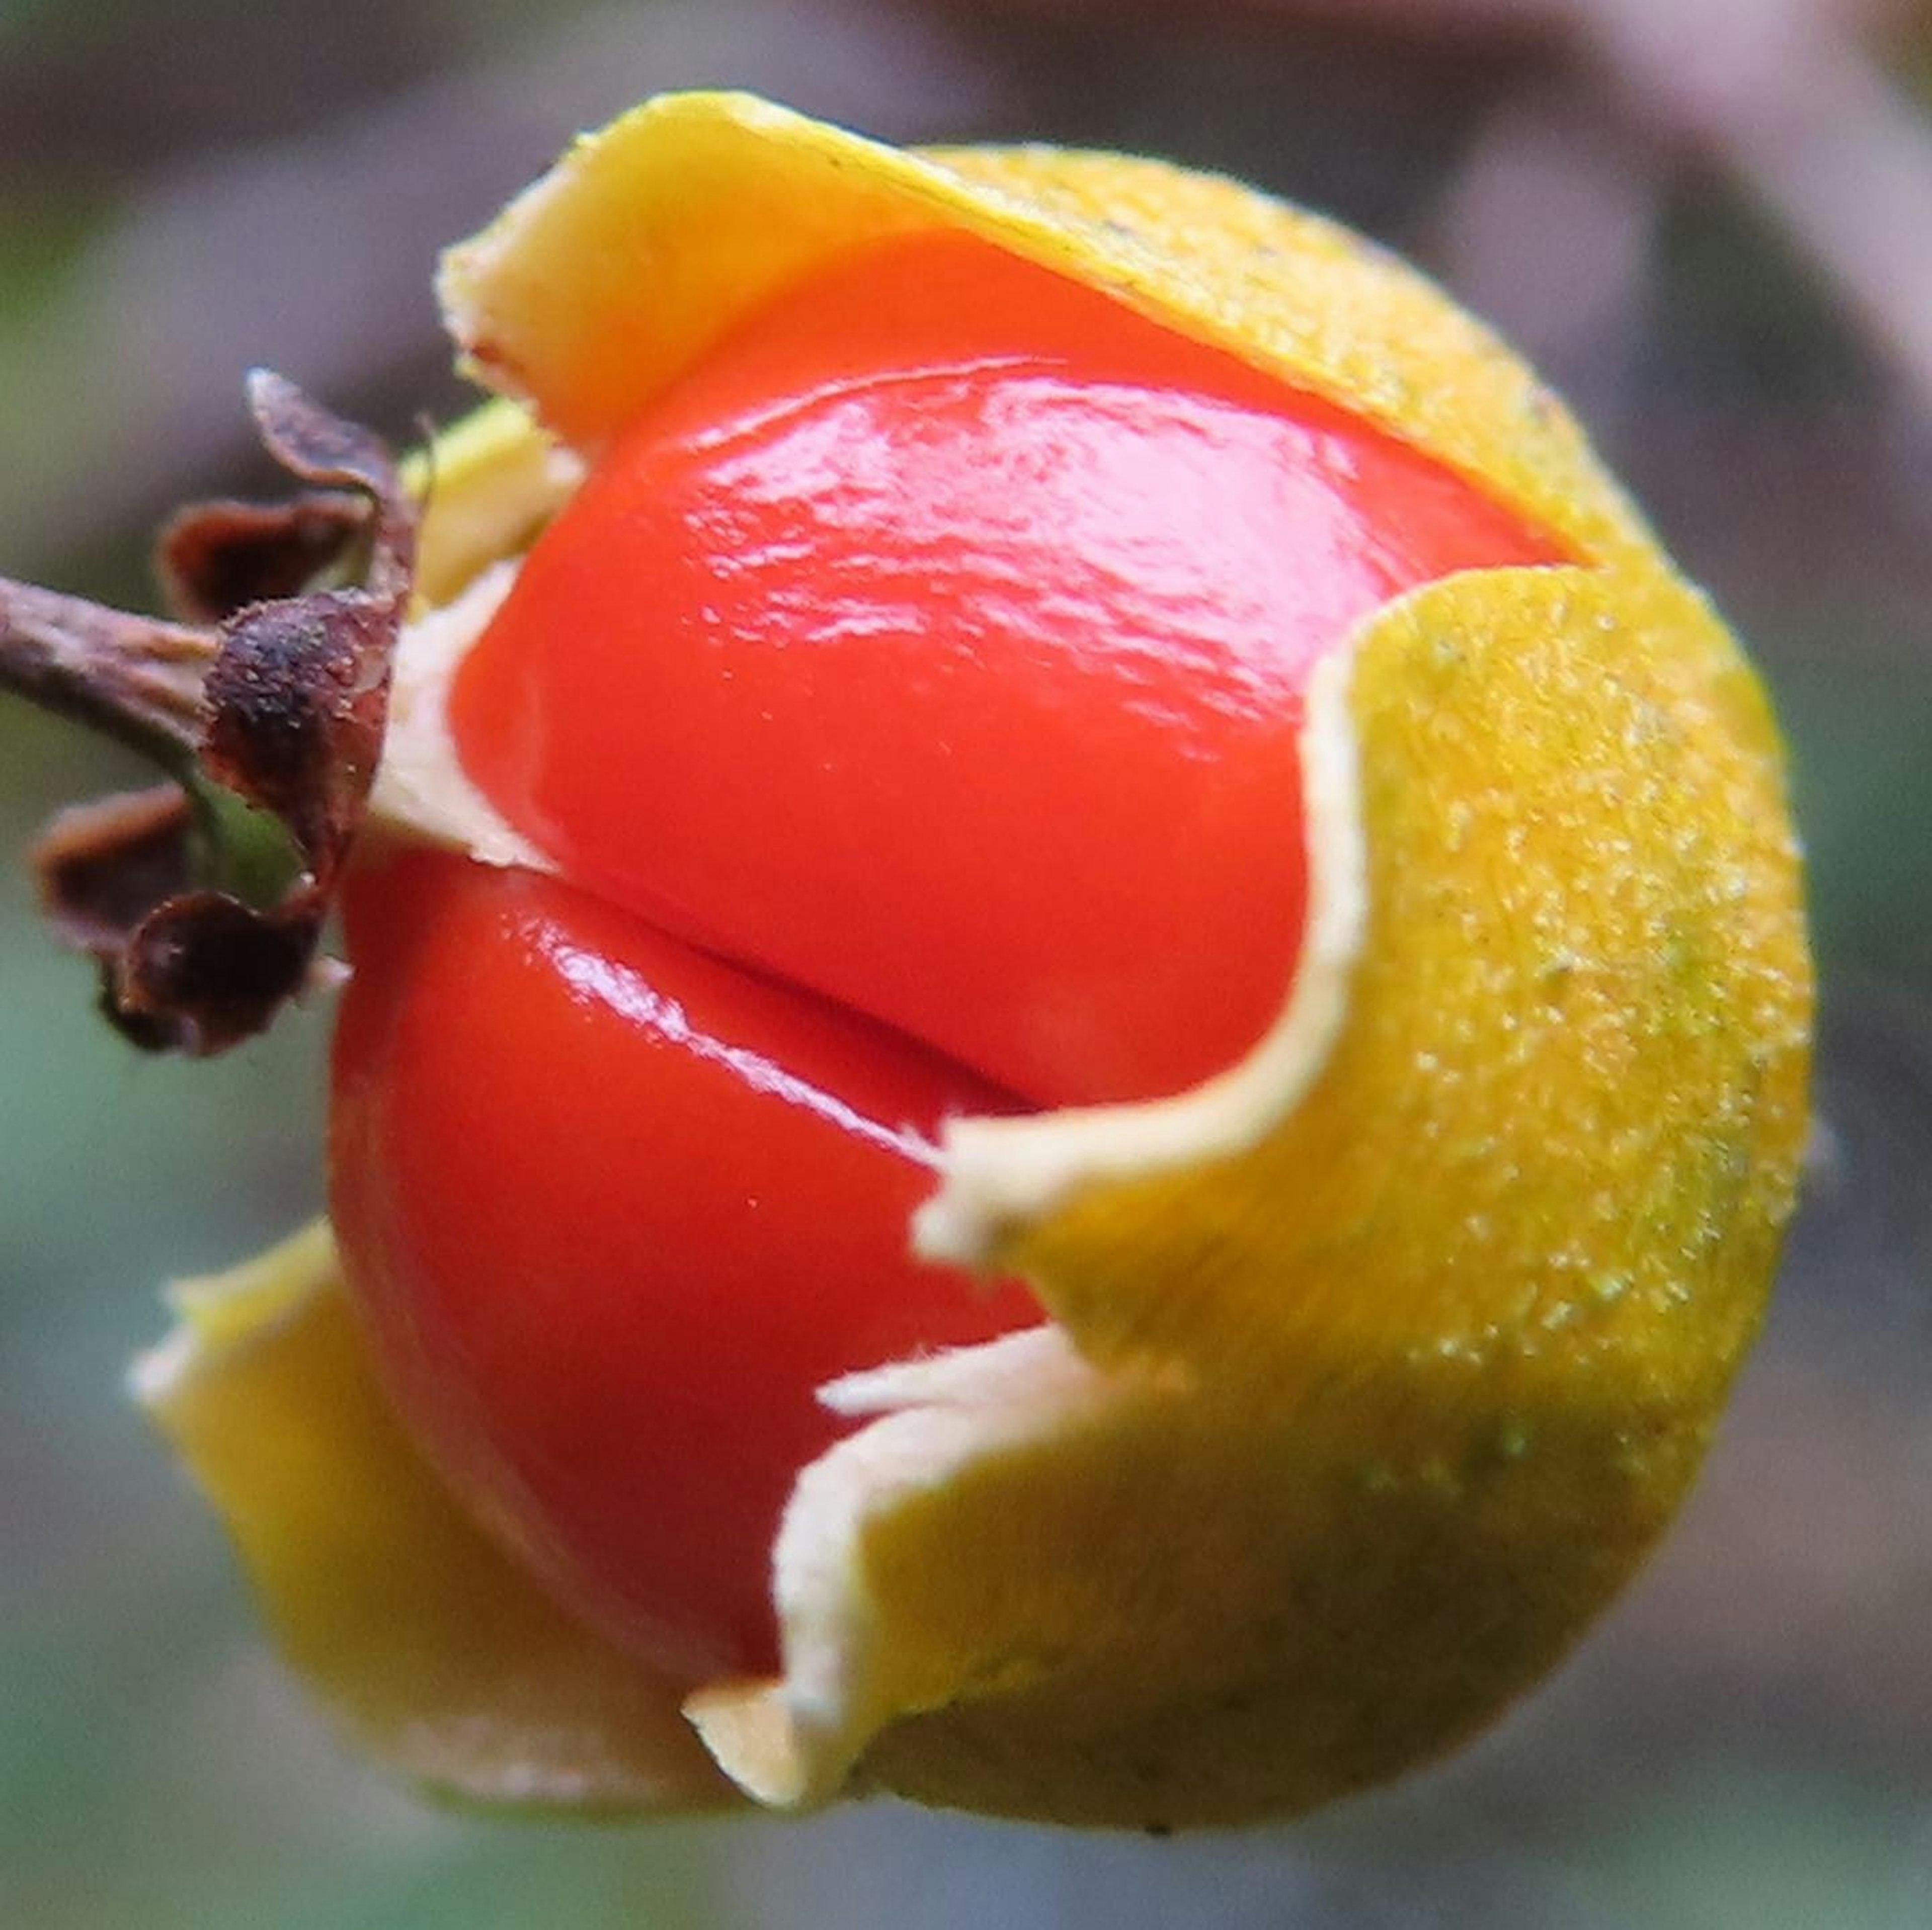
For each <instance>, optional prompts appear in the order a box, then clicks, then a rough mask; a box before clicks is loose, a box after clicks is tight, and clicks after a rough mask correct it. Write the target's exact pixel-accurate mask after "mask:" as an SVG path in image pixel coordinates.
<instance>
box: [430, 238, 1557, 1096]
mask: <svg viewBox="0 0 1932 1930" xmlns="http://www.w3.org/2000/svg"><path fill="white" fill-rule="evenodd" d="M1553 554H1554V551H1553V548H1552V547H1551V545H1550V544H1549V543H1548V542H1547V541H1545V540H1544V539H1541V538H1538V537H1536V536H1535V535H1533V534H1532V533H1531V532H1526V531H1525V530H1524V529H1523V528H1522V527H1521V526H1520V525H1519V524H1518V523H1517V522H1516V521H1515V520H1514V518H1512V517H1510V516H1509V515H1508V514H1505V512H1503V511H1500V510H1499V509H1498V508H1496V507H1494V506H1493V505H1491V504H1490V503H1489V502H1487V500H1485V499H1484V498H1483V497H1482V496H1480V495H1479V494H1478V493H1477V492H1476V491H1475V490H1472V488H1471V487H1469V486H1468V485H1467V484H1465V483H1463V482H1462V481H1460V480H1459V479H1458V478H1455V477H1454V476H1451V475H1449V474H1448V473H1447V472H1445V471H1443V470H1442V469H1440V468H1439V467H1438V466H1436V465H1435V464H1433V463H1430V462H1428V461H1427V460H1424V459H1423V458H1421V457H1418V456H1417V455H1415V454H1413V453H1412V452H1411V451H1409V450H1408V449H1407V448H1404V447H1403V446H1402V445H1400V444H1398V443H1397V442H1394V441H1393V440H1392V439H1390V438H1389V437H1388V436H1385V435H1383V434H1382V433H1379V431H1377V430H1373V429H1371V428H1370V427H1367V426H1366V425H1364V424H1361V423H1360V422H1358V421H1354V420H1352V419H1351V418H1349V417H1347V416H1346V415H1343V413H1342V412H1340V411H1339V410H1337V409H1334V408H1332V407H1330V406H1328V405H1325V404H1324V403H1320V402H1318V401H1316V400H1313V398H1310V397H1306V396H1302V395H1298V394H1294V393H1292V392H1290V391H1288V390H1286V389H1285V388H1283V387H1282V386H1281V385H1280V384H1279V383H1278V382H1274V381H1273V380H1272V379H1269V378H1268V377H1266V376H1263V375H1262V374H1259V373H1256V371H1255V370H1252V369H1250V368H1249V367H1247V366H1246V365H1245V364H1242V363H1241V362H1240V361H1237V360H1236V359H1235V358H1233V357H1232V356H1231V355H1226V354H1224V353H1223V352H1220V351H1218V350H1216V349H1210V348H1206V347H1203V346H1201V345H1199V344H1198V343H1193V342H1190V341H1188V340H1184V339H1183V338H1181V337H1178V336H1177V335H1175V334H1172V332H1171V331H1168V330H1166V329H1165V328H1162V327H1160V326H1159V325H1157V324H1155V323H1154V322H1151V321H1149V320H1148V319H1145V318H1144V317H1142V316H1139V315H1138V314H1136V313H1133V312H1131V311H1130V310H1127V309H1126V308H1124V307H1121V306H1120V305H1119V304H1117V303H1115V302H1113V301H1110V300H1109V299H1108V298H1106V297H1105V296H1103V295H1100V294H1098V293H1097V292H1094V291H1093V290H1091V289H1086V288H1083V287H1080V286H1076V285H1074V284H1073V283H1068V282H1067V281H1064V280H1061V278H1059V277H1057V276H1055V275H1052V274H1049V273H1047V272H1046V271H1044V270H1043V269H1041V268H1037V267H1036V266H1034V265H1031V264H1029V263H1026V262H1021V261H1018V260H1016V259H1013V257H1011V256H1007V255H1006V254H1004V253H1001V251H999V250H996V249H995V248H993V247H991V246H990V245H989V244H986V243H984V242H981V241H975V240H973V239H971V238H967V237H964V236H959V235H925V236H919V237H915V238H911V239H909V240H904V239H902V240H899V241H894V242H892V243H889V244H885V245H883V246H881V247H875V248H874V249H872V250H868V251H867V252H865V253H862V254H861V255H859V256H857V257H856V259H853V260H852V261H850V262H847V264H845V265H843V266H842V267H841V268H838V269H836V270H835V271H833V272H832V273H831V274H829V275H828V276H826V277H823V278H821V279H820V280H814V281H813V282H811V283H809V284H808V285H807V286H805V287H803V288H801V289H797V290H796V291H794V292H793V293H792V294H791V295H789V296H788V297H786V298H783V299H781V301H778V303H777V304H775V306H773V307H771V308H770V309H769V310H766V312H764V313H762V314H761V315H760V316H757V318H756V319H754V320H753V321H752V322H751V323H750V324H749V325H748V326H746V327H745V328H744V329H743V330H742V331H740V332H739V334H737V335H736V336H735V337H732V338H731V339H730V340H727V342H726V343H724V344H723V345H722V346H720V347H719V348H718V349H715V351H713V352H712V354H711V355H709V356H708V357H707V358H706V359H705V361H703V363H702V364H700V366H699V367H697V368H696V369H694V370H692V371H691V373H689V374H688V376H685V378H684V379H683V380H682V382H679V384H677V385H675V386H674V387H673V388H672V389H671V390H670V392H669V393H667V394H666V395H665V396H664V397H663V398H662V400H661V402H660V403H658V406H655V407H654V408H653V409H652V410H651V411H650V412H649V413H648V414H647V415H646V416H645V417H644V418H642V419H641V420H640V421H638V422H637V424H635V425H634V427H632V429H631V430H630V431H629V433H628V434H627V435H626V436H625V437H624V438H623V439H622V441H621V442H619V444H618V445H617V446H616V448H614V449H613V450H612V451H610V453H609V454H607V456H606V457H605V458H604V460H602V462H601V463H600V464H599V466H598V469H597V470H596V472H595V474H594V475H593V476H592V478H591V480H590V481H589V484H587V486H586V487H585V489H584V490H583V492H582V493H581V495H580V496H579V497H578V498H577V499H576V500H575V501H574V502H573V503H572V504H571V505H570V507H569V508H567V509H566V510H565V512H564V514H562V516H561V517H559V519H558V520H557V522H556V524H555V525H554V526H553V527H552V528H551V529H550V530H549V532H547V534H546V535H544V537H543V538H541V540H540V541H538V544H537V545H536V547H535V550H533V551H532V553H531V555H530V556H529V559H528V561H527V562H526V564H525V565H524V567H523V572H522V575H521V577H520V580H519V582H518V584H517V587H516V589H515V590H514V592H512V594H511V597H510V599H509V601H508V604H507V605H506V606H505V608H504V609H503V610H502V613H500V614H499V616H498V617H497V619H496V622H495V623H494V624H493V625H492V626H491V628H490V631H489V632H488V634H487V635H486V636H485V637H484V639H483V640H482V642H481V644H480V646H478V649H476V651H475V652H474V654H473V655H472V656H471V658H470V659H469V662H468V664H467V665H466V667H465V670H464V671H463V674H462V676H461V678H460V682H459V684H458V690H457V693H456V702H455V728H456V733H457V737H458V745H459V747H460V752H461V755H462V757H463V761H464V763H465V765H466V767H467V768H468V769H469V772H471V774H472V776H473V777H474V778H475V779H476V781H478V784H480V785H481V787H482V789H483V790H484V791H485V792H486V793H487V794H488V796H490V798H491V799H493V802H495V803H496V806H497V808H499V810H500V811H502V813H503V814H504V815H505V817H508V819H509V820H510V821H511V823H513V824H514V825H516V826H517V827H518V828H519V829H522V830H523V831H524V832H526V834H528V835H529V836H531V837H532V838H533V839H534V840H535V841H536V842H537V843H538V844H541V846H543V847H544V848H545V849H546V850H548V851H550V852H551V853H553V854H554V855H555V856H556V857H557V858H558V859H559V860H560V861H561V862H562V865H563V866H564V868H565V871H567V873H568V874H569V875H570V876H571V877H574V878H576V879H577V880H580V881H581V882H583V883H585V884H586V885H588V886H590V887H591V888H592V889H595V890H596V891H598V892H601V893H603V894H604V895H607V896H608V897H610V898H613V899H616V900H617V901H619V902H622V903H623V904H628V905H629V906H631V907H633V908H634V909H635V910H637V911H639V912H640V913H642V914H643V915H644V916H646V917H648V918H649V919H651V921H652V922H653V923H655V924H657V925H660V926H661V927H663V928H664V929H666V930H669V931H676V932H677V933H679V934H680V935H682V936H684V937H688V938H690V939H692V940H695V941H697V942H698V943H703V944H705V945H706V946H710V947H712V948H713V949H716V950H718V952H721V953H723V954H724V955H726V956H728V957H731V958H738V959H741V960H744V961H748V962H749V963H752V964H756V965H757V966H760V968H762V969H765V970H767V971H769V972H773V973H775V974H777V975H779V976H781V977H783V978H786V979H787V980H790V981H794V982H796V983H799V984H806V985H810V986H811V987H814V988H815V989H817V990H820V991H821V992H823V993H827V994H829V995H830V996H833V997H835V998H837V999H841V1000H842V1001H844V1002H848V1003H850V1004H851V1005H855V1006H856V1007H858V1008H859V1009H861V1010H862V1011H867V1012H868V1013H871V1014H873V1015H874V1017H878V1018H880V1019H883V1020H886V1022H888V1023H891V1024H892V1025H894V1026H898V1027H899V1028H901V1029H903V1030H904V1031H906V1032H909V1033H910V1034H912V1035H914V1036H915V1037H916V1038H921V1039H923V1040H925V1041H927V1042H929V1044H932V1045H934V1046H935V1047H938V1049H940V1050H943V1051H944V1052H946V1053H949V1054H950V1055H951V1056H954V1057H956V1058H958V1059H961V1060H962V1061H964V1062H965V1063H967V1064H968V1065H972V1066H974V1067H975V1068H977V1070H979V1071H980V1072H982V1073H983V1074H985V1075H986V1077H989V1078H991V1079H992V1080H995V1081H996V1082H998V1083H1000V1084H1001V1085H1004V1086H1008V1087H1010V1088H1011V1089H1013V1090H1015V1091H1016V1092H1023V1093H1025V1094H1026V1095H1028V1096H1029V1097H1030V1098H1033V1099H1035V1100H1036V1101H1040V1102H1042V1103H1055V1104H1065V1103H1069V1102H1076V1101H1092V1100H1098V1099H1112V1098H1146V1097H1151V1096H1153V1095H1156V1094H1159V1093H1161V1092H1169V1091H1172V1090H1175V1089H1178V1088H1180V1087H1181V1086H1185V1085H1187V1084H1190V1083H1193V1082H1194V1081H1196V1080H1199V1079H1200V1078H1202V1077H1205V1076H1207V1075H1208V1074H1210V1073H1212V1072H1214V1071H1218V1070H1220V1068H1223V1067H1224V1066H1226V1065H1228V1064H1229V1063H1231V1062H1232V1061H1233V1060H1234V1059H1235V1058H1236V1057H1238V1056H1239V1055H1240V1053H1241V1052H1242V1051H1244V1050H1245V1049H1246V1048H1247V1047H1248V1046H1250V1044H1253V1042H1254V1041H1255V1040H1256V1038H1257V1037H1258V1036H1259V1034H1260V1033H1261V1032H1262V1030H1263V1029H1265V1026H1267V1024H1268V1022H1269V1020H1271V1019H1272V1018H1273V1017H1274V1015H1275V1014H1277V1012H1278V1011H1280V1007H1281V1005H1282V1002H1283V997H1284V996H1285V993H1286V988H1287V986H1288V984H1289V978H1290V976H1291V973H1292V966H1293V961H1294V957H1295V948H1296V946H1297V943H1298V940H1299V936H1300V932H1301V922H1302V917H1303V889H1304V880H1303V859H1302V843H1303V840H1302V826H1301V792H1300V782H1299V769H1298V757H1297V744H1296V732H1297V730H1298V727H1299V725H1300V724H1301V716H1302V702H1301V699H1302V692H1303V690H1304V686H1305V685H1306V682H1307V676H1308V673H1309V670H1310V667H1311V665H1312V664H1313V662H1314V661H1315V660H1316V658H1318V657H1319V655H1321V654H1322V652H1324V651H1325V650H1327V649H1331V648H1332V647H1333V646H1334V645H1335V644H1336V643H1338V642H1339V641H1340V640H1341V639H1342V638H1343V637H1344V636H1345V635H1346V634H1347V632H1348V631H1349V628H1350V626H1351V625H1352V624H1354V623H1355V622H1356V621H1357V620H1358V619H1360V618H1361V617H1362V616H1365V615H1366V614H1367V613H1369V612H1370V611H1371V610H1374V609H1375V608H1376V607H1378V606H1379V605H1380V604H1382V603H1384V602H1385V601H1387V600H1388V598H1391V597H1392V596H1394V595H1397V594H1399V593H1400V592H1402V591H1403V590H1405V589H1409V588H1410V587H1412V586H1415V585H1416V584H1418V583H1424V582H1427V581H1429V580H1432V579H1433V578H1435V577H1440V576H1442V575H1444V574H1448V572H1450V571H1454V570H1457V569H1460V568H1467V567H1469V566H1472V565H1482V564H1495V563H1506V562H1542V561H1548V560H1550V559H1551V558H1552V556H1553Z"/></svg>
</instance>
